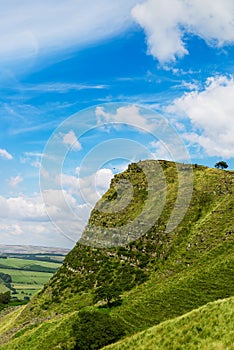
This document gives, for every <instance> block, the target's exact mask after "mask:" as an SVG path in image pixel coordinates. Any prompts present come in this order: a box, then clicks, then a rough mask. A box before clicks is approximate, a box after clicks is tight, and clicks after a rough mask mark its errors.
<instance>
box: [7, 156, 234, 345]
mask: <svg viewBox="0 0 234 350" xmlns="http://www.w3.org/2000/svg"><path fill="white" fill-rule="evenodd" d="M142 164H143V165H144V169H147V174H148V177H147V176H146V175H145V173H144V172H143V171H142ZM160 167H161V169H163V176H162V174H159V173H158V172H157V166H156V162H155V161H145V162H140V163H137V164H131V165H130V166H129V168H128V169H127V170H126V171H125V172H123V173H121V174H118V175H116V176H115V177H114V179H113V180H112V182H111V186H110V189H109V190H108V191H107V193H106V194H105V195H104V196H103V198H102V199H101V200H100V201H99V202H98V203H97V205H96V206H95V208H94V209H93V211H92V213H91V216H90V219H89V223H88V225H87V227H86V229H85V231H84V233H83V235H82V239H81V241H80V242H78V243H77V245H76V246H75V247H74V249H73V250H72V251H71V252H70V253H69V254H68V255H67V256H66V258H65V260H64V263H63V265H62V267H61V268H60V269H59V270H58V271H57V272H56V273H55V275H54V276H53V277H52V279H51V280H50V281H49V283H47V284H46V286H45V287H44V289H43V290H42V291H41V292H39V294H38V295H37V297H36V298H34V299H33V300H32V301H31V302H30V303H29V304H28V305H27V306H26V307H24V308H22V309H20V311H18V310H16V311H13V313H12V316H11V315H10V314H9V315H8V323H7V324H8V326H6V325H4V322H5V321H6V320H5V319H4V317H3V318H0V333H1V344H2V345H1V346H0V348H1V349H12V348H14V349H24V350H25V349H51V346H52V345H53V346H52V347H53V348H55V347H57V348H58V349H59V348H60V349H73V347H74V342H75V334H74V323H76V324H77V323H79V322H80V317H79V315H80V314H79V310H81V309H82V310H87V311H89V312H93V311H95V310H96V311H99V312H101V313H104V314H108V315H110V316H111V317H112V319H113V320H114V319H115V320H118V321H121V323H122V325H123V326H124V328H125V331H126V335H131V334H134V333H136V332H139V331H142V330H146V329H148V328H149V327H152V326H155V325H157V324H159V323H161V322H164V321H166V320H169V319H172V318H175V317H178V316H181V315H183V314H185V313H187V312H190V311H191V310H193V309H197V308H198V307H201V306H202V305H205V304H207V303H209V302H213V301H215V300H218V299H224V298H228V297H231V296H234V249H233V243H234V224H233V216H234V215H233V214H234V196H233V190H234V173H233V172H228V171H222V170H217V169H209V168H206V167H202V166H194V167H193V178H194V180H193V194H192V198H191V202H190V205H189V208H188V210H187V212H186V215H185V217H184V219H183V220H182V222H181V223H180V224H179V225H178V227H176V228H175V229H174V230H173V231H172V232H168V231H167V223H168V220H169V218H170V216H171V213H172V212H173V209H174V207H175V204H176V199H177V192H178V185H179V180H178V174H177V167H176V165H175V164H174V163H172V162H166V161H161V162H160ZM181 168H182V173H183V177H184V178H183V179H186V176H188V175H187V174H188V172H187V168H186V166H181ZM150 177H155V178H156V179H157V186H156V187H154V188H153V191H152V190H150V189H149V178H150ZM163 177H164V178H163ZM183 179H182V180H183ZM121 183H122V184H123V185H122V187H121V186H120V185H119V184H121ZM129 183H131V186H129ZM163 186H164V187H163ZM164 188H165V189H166V197H165V198H164V192H163V189H164ZM129 191H130V192H131V191H132V192H131V193H132V199H131V200H130V201H129V202H128V198H129V193H130V192H129ZM150 191H151V196H150V200H148V198H149V192H150ZM152 193H153V195H152ZM164 199H165V203H164V205H163V210H162V212H161V213H160V210H159V209H158V208H159V207H158V206H159V205H160V203H162V202H163V201H164ZM145 207H146V208H147V211H145V212H144V208H145ZM115 208H116V211H114V210H115ZM122 208H124V209H122ZM109 209H110V210H109ZM113 211H114V213H113ZM142 212H144V217H143V219H145V220H146V221H147V220H149V219H150V220H153V225H152V227H150V228H149V229H148V230H147V231H146V232H144V233H143V234H142V235H141V230H142V226H141V225H142V217H141V213H142ZM158 213H159V214H160V215H159V217H156V216H157V214H158ZM154 215H155V218H154ZM139 217H140V218H141V220H140V221H139V222H137V223H138V224H137V225H136V228H137V231H136V232H135V233H134V234H136V237H135V239H134V240H133V241H131V242H127V243H126V244H125V245H123V246H121V244H120V245H118V244H119V242H120V243H121V240H126V237H127V235H126V230H125V228H126V227H128V226H127V225H128V223H131V222H133V221H134V220H135V221H136V220H137V219H138V218H139ZM116 228H117V230H116ZM112 229H115V231H114V232H117V234H115V236H113V237H114V239H115V240H116V246H115V247H113V248H109V247H108V243H109V242H110V239H113V237H112V236H110V235H108V234H109V232H112V231H111V230H112ZM127 233H128V232H127ZM139 233H140V234H139ZM130 236H131V235H130ZM130 238H131V240H132V239H133V238H134V236H133V235H132V236H131V237H130ZM89 242H92V244H93V245H95V247H92V246H88V245H84V244H82V243H85V244H87V243H89ZM103 242H107V245H106V247H104V248H103V247H99V243H101V244H102V246H103ZM99 291H100V292H103V291H104V294H105V293H106V292H107V291H108V293H112V296H113V295H114V297H113V300H111V303H109V305H108V303H106V296H103V297H100V298H99V301H98V299H95V298H94V296H96V295H97V292H99ZM113 291H114V292H115V293H114V294H113ZM116 291H117V294H118V295H119V296H120V299H121V300H119V298H116ZM99 294H100V293H99ZM97 301H98V303H96V302H97ZM9 319H12V321H9ZM210 349H212V347H211V348H210Z"/></svg>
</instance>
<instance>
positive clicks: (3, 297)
mask: <svg viewBox="0 0 234 350" xmlns="http://www.w3.org/2000/svg"><path fill="white" fill-rule="evenodd" d="M10 300H11V292H10V291H8V292H5V293H1V294H0V304H8V303H9V302H10Z"/></svg>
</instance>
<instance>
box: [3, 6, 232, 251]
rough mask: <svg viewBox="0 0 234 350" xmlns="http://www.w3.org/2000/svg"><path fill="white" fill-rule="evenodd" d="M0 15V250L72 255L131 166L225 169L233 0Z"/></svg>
mask: <svg viewBox="0 0 234 350" xmlns="http://www.w3.org/2000/svg"><path fill="white" fill-rule="evenodd" d="M0 9H1V11H0V17H1V18H0V42H1V45H0V89H1V95H0V126H1V128H0V164H1V167H0V181H1V184H2V186H1V188H0V234H1V236H0V237H1V240H0V244H23V245H24V244H33V245H43V246H57V247H66V248H71V247H72V246H73V245H74V244H75V243H76V241H77V240H78V239H79V237H80V235H81V233H82V230H83V228H84V226H85V224H86V223H87V220H88V217H89V214H90V211H91V210H92V208H93V206H94V205H95V203H96V201H97V200H98V199H99V198H100V196H101V195H102V194H103V193H104V192H105V191H106V190H107V189H108V187H109V184H110V181H111V178H113V176H114V174H115V173H117V172H120V171H123V170H125V169H126V168H127V166H128V164H129V163H131V162H137V161H139V160H144V159H149V158H152V159H168V160H174V161H178V162H186V163H198V164H203V165H206V166H210V167H214V165H215V163H216V162H217V161H220V160H224V161H226V162H227V164H228V165H229V169H230V170H233V169H234V138H233V135H234V102H233V97H234V2H233V1H232V0H222V1H221V0H196V1H192V0H164V1H163V2H162V1H160V0H142V1H139V0H118V1H116V2H113V1H109V0H95V1H91V0H86V1H83V0H67V1H58V0H56V1H55V0H47V1H45V0H41V1H40V2H32V1H28V0H21V1H17V0H9V1H4V0H0Z"/></svg>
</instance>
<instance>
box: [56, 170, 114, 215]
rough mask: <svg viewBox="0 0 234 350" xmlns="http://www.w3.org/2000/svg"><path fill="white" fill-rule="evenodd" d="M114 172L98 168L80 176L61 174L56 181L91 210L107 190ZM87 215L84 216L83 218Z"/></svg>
mask: <svg viewBox="0 0 234 350" xmlns="http://www.w3.org/2000/svg"><path fill="white" fill-rule="evenodd" d="M113 176H114V174H113V171H112V170H111V169H108V168H103V169H99V170H98V171H97V172H96V173H93V174H90V175H89V176H85V177H82V178H78V177H76V176H72V175H67V174H62V175H61V177H60V178H59V179H57V182H58V183H59V184H60V183H61V185H62V187H63V188H65V189H66V190H67V191H68V192H69V193H71V194H72V195H76V197H78V198H79V200H80V201H81V202H83V203H84V204H85V205H87V207H88V208H89V210H91V209H92V208H93V207H94V205H95V204H96V202H97V201H98V200H99V199H100V198H101V196H102V195H103V194H104V193H105V192H106V191H107V189H108V188H109V185H110V181H111V179H112V178H113ZM86 219H87V217H85V220H86Z"/></svg>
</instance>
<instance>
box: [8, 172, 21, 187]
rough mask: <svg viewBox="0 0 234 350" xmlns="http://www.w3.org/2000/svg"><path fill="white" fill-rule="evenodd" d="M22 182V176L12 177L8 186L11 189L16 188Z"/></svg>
mask: <svg viewBox="0 0 234 350" xmlns="http://www.w3.org/2000/svg"><path fill="white" fill-rule="evenodd" d="M22 181H23V178H22V176H20V175H17V176H14V177H11V178H10V180H9V183H10V186H11V187H16V186H17V185H19V184H20V183H21V182H22Z"/></svg>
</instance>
